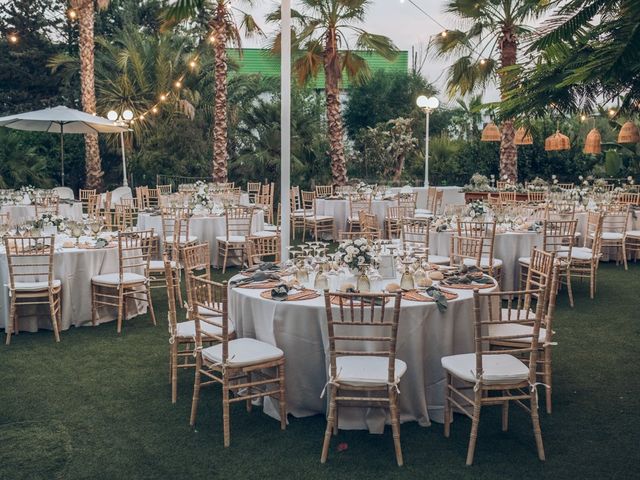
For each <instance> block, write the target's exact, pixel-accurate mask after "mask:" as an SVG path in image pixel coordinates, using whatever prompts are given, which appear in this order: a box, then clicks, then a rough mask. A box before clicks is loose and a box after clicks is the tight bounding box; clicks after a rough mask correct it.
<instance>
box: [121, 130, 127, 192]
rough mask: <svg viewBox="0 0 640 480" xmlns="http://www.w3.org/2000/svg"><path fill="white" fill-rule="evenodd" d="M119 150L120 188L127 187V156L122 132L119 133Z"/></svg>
mask: <svg viewBox="0 0 640 480" xmlns="http://www.w3.org/2000/svg"><path fill="white" fill-rule="evenodd" d="M120 148H121V149H122V186H123V187H128V186H129V183H128V182H127V156H126V153H125V151H124V132H120Z"/></svg>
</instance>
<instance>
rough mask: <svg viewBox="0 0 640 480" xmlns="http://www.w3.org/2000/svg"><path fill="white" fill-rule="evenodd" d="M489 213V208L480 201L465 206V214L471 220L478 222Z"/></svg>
mask: <svg viewBox="0 0 640 480" xmlns="http://www.w3.org/2000/svg"><path fill="white" fill-rule="evenodd" d="M487 213H489V206H488V205H487V204H486V203H484V202H483V201H482V200H474V201H473V202H470V203H469V204H468V205H467V214H468V215H469V217H471V218H472V219H473V220H479V219H481V218H483V217H484V216H485V215H486V214H487Z"/></svg>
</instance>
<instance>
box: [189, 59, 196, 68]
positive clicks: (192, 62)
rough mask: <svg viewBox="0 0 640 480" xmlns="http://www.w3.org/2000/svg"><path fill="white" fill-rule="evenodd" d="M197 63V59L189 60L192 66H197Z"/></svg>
mask: <svg viewBox="0 0 640 480" xmlns="http://www.w3.org/2000/svg"><path fill="white" fill-rule="evenodd" d="M197 65H198V63H197V62H196V61H195V60H191V61H190V62H189V66H190V67H191V68H196V66H197Z"/></svg>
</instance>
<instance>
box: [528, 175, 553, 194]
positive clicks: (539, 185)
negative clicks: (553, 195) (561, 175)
mask: <svg viewBox="0 0 640 480" xmlns="http://www.w3.org/2000/svg"><path fill="white" fill-rule="evenodd" d="M548 189H549V184H548V183H547V181H546V180H543V179H542V178H540V177H536V178H534V179H533V180H532V181H531V182H529V183H528V184H527V190H529V191H530V192H546V191H547V190H548Z"/></svg>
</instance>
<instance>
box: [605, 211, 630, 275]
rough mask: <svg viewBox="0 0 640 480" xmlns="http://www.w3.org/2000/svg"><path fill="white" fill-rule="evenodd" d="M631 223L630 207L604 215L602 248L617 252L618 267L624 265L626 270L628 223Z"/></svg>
mask: <svg viewBox="0 0 640 480" xmlns="http://www.w3.org/2000/svg"><path fill="white" fill-rule="evenodd" d="M628 221H629V205H621V207H620V208H619V209H614V210H611V211H607V212H605V213H604V217H603V220H602V234H601V237H602V240H601V246H602V248H609V249H615V250H616V265H620V263H622V264H623V265H624V269H625V270H628V265H627V248H626V246H627V245H626V244H627V222H628Z"/></svg>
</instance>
